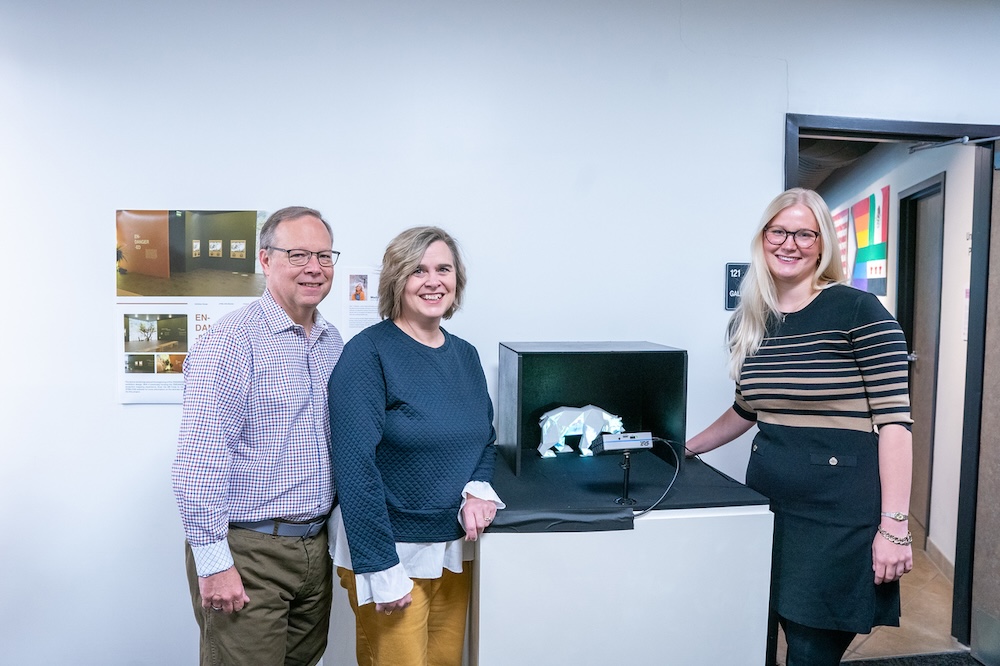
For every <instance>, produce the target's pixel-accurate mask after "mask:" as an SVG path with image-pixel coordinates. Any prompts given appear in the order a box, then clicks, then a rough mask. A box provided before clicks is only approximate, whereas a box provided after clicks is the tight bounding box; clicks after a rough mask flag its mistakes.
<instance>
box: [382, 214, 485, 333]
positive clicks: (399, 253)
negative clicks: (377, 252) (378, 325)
mask: <svg viewBox="0 0 1000 666" xmlns="http://www.w3.org/2000/svg"><path fill="white" fill-rule="evenodd" d="M437 241H442V242H444V244H445V245H447V246H448V249H449V250H451V255H452V257H454V260H455V301H454V302H453V303H452V304H451V307H450V308H448V311H447V312H445V313H444V318H445V319H451V316H452V315H453V314H455V312H456V311H457V310H458V309H459V308H460V307H461V306H462V295H463V294H464V293H465V281H466V277H465V263H464V262H463V261H462V255H461V253H460V252H459V251H458V242H457V241H456V240H455V239H454V238H452V237H451V236H449V235H448V232H446V231H445V230H444V229H439V228H438V227H413V228H411V229H407V230H406V231H403V232H402V233H400V234H399V235H398V236H396V237H395V238H393V239H392V240H391V241H389V245H388V247H386V248H385V256H383V257H382V274H381V275H380V277H379V283H378V313H379V316H380V317H382V319H393V320H395V319H398V318H399V316H400V315H401V314H402V313H403V294H404V293H405V291H406V281H407V280H409V279H410V275H411V274H412V273H413V271H415V270H417V267H418V266H420V262H421V260H423V258H424V253H425V252H427V248H429V247H430V246H431V244H432V243H435V242H437Z"/></svg>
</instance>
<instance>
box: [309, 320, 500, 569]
mask: <svg viewBox="0 0 1000 666" xmlns="http://www.w3.org/2000/svg"><path fill="white" fill-rule="evenodd" d="M444 335H445V342H444V345H442V346H441V347H438V348H436V349H435V348H431V347H427V346H425V345H422V344H420V343H419V342H417V341H416V340H414V339H412V338H411V337H410V336H408V335H406V334H405V333H403V332H402V331H401V330H399V328H397V327H396V325H395V324H394V323H392V321H391V320H388V319H387V320H385V321H383V322H381V323H378V324H375V325H374V326H371V327H369V328H367V329H365V330H364V331H362V332H361V333H359V334H358V335H357V336H355V337H354V338H353V339H352V340H351V341H350V342H348V343H347V345H345V347H344V352H343V354H342V355H341V357H340V360H339V361H338V362H337V365H336V366H335V367H334V369H333V374H331V375H330V387H329V388H330V431H331V442H332V443H331V456H332V459H333V470H334V478H335V479H336V485H337V494H338V497H339V501H340V506H341V510H342V511H343V516H344V527H345V529H346V530H347V542H348V545H349V546H350V549H351V563H352V566H353V568H354V571H355V572H356V573H371V572H374V571H384V570H385V569H388V568H390V567H392V566H395V565H396V564H398V563H399V559H398V558H397V557H396V547H395V544H396V542H407V543H434V542H444V541H452V540H454V539H457V538H459V537H461V536H462V535H463V534H464V532H463V531H462V529H461V526H460V525H459V523H458V519H457V516H458V508H459V506H460V504H461V501H462V489H463V488H464V487H465V484H466V483H468V482H469V481H487V482H489V481H492V479H493V466H494V463H495V461H496V447H495V446H493V442H494V440H495V439H496V434H495V432H494V430H493V403H492V402H491V401H490V397H489V394H488V393H487V391H486V377H485V376H484V375H483V368H482V365H481V364H480V362H479V355H478V354H477V353H476V349H475V347H473V346H472V345H470V344H469V343H468V342H466V341H464V340H462V339H461V338H457V337H455V336H453V335H450V334H449V333H448V332H447V331H446V332H445V334H444Z"/></svg>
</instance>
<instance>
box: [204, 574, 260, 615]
mask: <svg viewBox="0 0 1000 666" xmlns="http://www.w3.org/2000/svg"><path fill="white" fill-rule="evenodd" d="M198 590H199V592H201V607H202V608H204V609H205V610H213V611H216V612H218V613H226V614H229V613H235V612H237V611H241V610H243V607H244V606H246V605H247V604H248V603H250V597H248V596H247V593H246V590H244V589H243V579H242V578H241V577H240V572H238V571H237V570H236V567H235V566H231V567H229V568H228V569H226V570H225V571H220V572H219V573H215V574H212V575H211V576H205V577H204V578H201V577H199V578H198Z"/></svg>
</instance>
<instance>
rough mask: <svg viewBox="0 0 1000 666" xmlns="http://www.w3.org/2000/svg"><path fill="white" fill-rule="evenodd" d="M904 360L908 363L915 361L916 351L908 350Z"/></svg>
mask: <svg viewBox="0 0 1000 666" xmlns="http://www.w3.org/2000/svg"><path fill="white" fill-rule="evenodd" d="M906 360H907V361H909V362H910V363H913V362H914V361H916V360H917V352H910V353H909V354H907V355H906Z"/></svg>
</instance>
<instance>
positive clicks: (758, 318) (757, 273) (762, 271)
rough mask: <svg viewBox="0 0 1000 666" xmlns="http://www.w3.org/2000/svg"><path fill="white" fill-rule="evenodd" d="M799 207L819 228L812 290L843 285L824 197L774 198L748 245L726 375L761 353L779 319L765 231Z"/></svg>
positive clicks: (793, 193)
mask: <svg viewBox="0 0 1000 666" xmlns="http://www.w3.org/2000/svg"><path fill="white" fill-rule="evenodd" d="M797 204H801V205H803V206H805V207H806V208H808V209H809V210H810V211H812V214H813V216H814V217H815V218H816V223H817V224H818V225H819V235H820V257H819V261H818V262H817V263H816V270H815V272H814V273H813V288H815V289H826V288H827V287H829V286H831V285H834V284H839V283H842V282H844V281H845V275H844V267H843V264H841V261H840V241H839V240H838V239H837V230H836V227H835V226H834V224H833V217H832V216H831V215H830V209H829V208H828V207H827V205H826V202H825V201H823V197H821V196H820V195H818V194H816V193H815V192H813V191H812V190H806V189H803V188H800V187H795V188H792V189H790V190H785V191H784V192H782V193H781V194H779V195H778V196H776V197H775V198H774V199H773V200H772V201H771V203H770V204H768V206H767V208H765V209H764V214H763V215H762V216H761V219H760V224H759V225H757V230H756V231H755V232H754V235H753V239H752V240H751V241H750V269H749V271H747V275H746V276H745V277H744V278H743V283H742V284H741V285H740V304H739V305H738V306H737V307H736V311H735V312H734V313H733V316H732V318H731V319H730V320H729V327H728V329H727V331H726V346H727V348H728V349H729V375H730V377H732V378H733V379H739V376H740V371H741V370H742V369H743V361H744V360H745V359H746V358H747V357H748V356H753V355H754V354H756V353H757V350H758V349H760V345H761V342H763V340H764V336H765V335H766V333H767V326H768V323H770V322H771V321H773V320H774V319H775V318H777V317H779V316H781V311H780V310H779V309H778V296H777V292H776V291H775V288H774V278H773V277H772V276H771V272H770V271H769V270H768V269H767V263H766V261H765V260H764V246H763V241H762V238H763V234H764V229H765V228H766V227H767V225H768V224H770V223H771V221H772V220H773V219H774V218H775V217H777V215H778V213H780V212H781V211H783V210H785V209H786V208H790V207H791V206H795V205H797Z"/></svg>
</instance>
